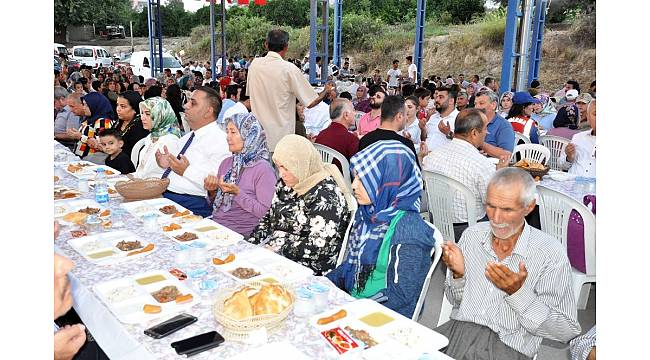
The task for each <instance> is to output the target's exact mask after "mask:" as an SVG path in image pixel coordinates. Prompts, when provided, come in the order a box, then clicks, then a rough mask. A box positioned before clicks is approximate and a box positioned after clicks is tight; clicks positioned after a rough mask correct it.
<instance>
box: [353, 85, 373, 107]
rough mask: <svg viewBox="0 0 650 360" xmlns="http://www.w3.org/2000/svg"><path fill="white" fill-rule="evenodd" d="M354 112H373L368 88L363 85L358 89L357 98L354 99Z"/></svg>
mask: <svg viewBox="0 0 650 360" xmlns="http://www.w3.org/2000/svg"><path fill="white" fill-rule="evenodd" d="M352 105H354V110H356V111H363V112H364V113H367V112H369V111H370V110H372V109H371V108H370V99H369V98H368V88H367V87H365V86H363V85H361V86H359V87H358V88H357V93H356V97H355V98H354V99H352Z"/></svg>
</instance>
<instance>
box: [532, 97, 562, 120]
mask: <svg viewBox="0 0 650 360" xmlns="http://www.w3.org/2000/svg"><path fill="white" fill-rule="evenodd" d="M535 98H537V99H539V101H541V102H542V111H540V112H539V113H538V115H540V116H546V115H550V114H555V113H557V111H556V110H555V107H554V106H553V102H552V101H551V98H550V97H549V96H548V95H547V94H539V95H535Z"/></svg>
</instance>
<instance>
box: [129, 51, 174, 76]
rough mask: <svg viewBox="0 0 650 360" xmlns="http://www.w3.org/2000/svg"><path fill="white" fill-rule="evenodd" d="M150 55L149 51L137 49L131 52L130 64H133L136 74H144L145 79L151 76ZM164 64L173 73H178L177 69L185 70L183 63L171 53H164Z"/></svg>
mask: <svg viewBox="0 0 650 360" xmlns="http://www.w3.org/2000/svg"><path fill="white" fill-rule="evenodd" d="M150 57H151V54H150V53H149V51H136V52H134V53H132V54H131V59H130V60H129V65H131V69H132V70H133V74H134V75H136V76H137V75H142V76H143V77H144V78H145V79H148V78H150V77H151V65H152V62H151V59H149V58H150ZM156 60H158V59H156ZM162 65H163V70H164V69H170V70H171V71H172V74H174V73H176V70H183V66H182V65H181V63H180V62H179V61H178V60H176V58H174V57H173V56H172V55H171V54H169V53H163V61H162Z"/></svg>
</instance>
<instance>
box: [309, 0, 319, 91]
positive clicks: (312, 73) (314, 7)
mask: <svg viewBox="0 0 650 360" xmlns="http://www.w3.org/2000/svg"><path fill="white" fill-rule="evenodd" d="M317 3H318V0H310V1H309V82H310V83H311V84H312V85H313V84H316V53H317V49H316V40H317V39H318V28H317V26H318V21H317V20H318V17H317V16H318V4H317Z"/></svg>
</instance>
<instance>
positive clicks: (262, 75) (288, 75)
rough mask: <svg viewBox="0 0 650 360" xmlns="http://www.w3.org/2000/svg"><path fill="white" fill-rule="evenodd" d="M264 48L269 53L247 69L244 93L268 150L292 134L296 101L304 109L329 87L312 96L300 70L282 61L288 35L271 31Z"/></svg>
mask: <svg viewBox="0 0 650 360" xmlns="http://www.w3.org/2000/svg"><path fill="white" fill-rule="evenodd" d="M264 46H265V47H266V49H267V50H268V51H269V52H268V54H267V55H266V56H265V57H262V58H257V59H255V61H253V62H252V63H251V65H250V67H249V69H248V81H247V86H246V93H247V95H249V96H250V102H251V110H252V112H253V114H254V115H255V117H256V118H257V119H258V120H259V121H260V123H261V124H262V127H263V128H264V131H265V132H266V140H267V142H268V146H269V150H270V151H271V152H273V151H274V150H275V144H277V143H278V141H280V139H282V137H284V136H285V135H288V134H293V133H295V128H296V120H295V118H296V99H298V101H300V102H301V103H302V104H303V105H305V106H306V107H307V108H312V107H314V106H316V105H317V104H318V103H320V102H321V101H322V100H323V99H324V98H325V96H326V95H327V93H328V92H329V90H331V87H332V86H331V85H325V90H323V92H321V93H320V94H316V92H315V91H314V89H313V88H312V87H311V85H310V84H309V82H308V81H307V79H305V77H304V75H303V73H302V71H301V70H300V69H299V68H298V67H296V66H295V65H294V64H292V63H290V62H287V61H285V60H284V57H285V55H286V53H287V49H288V46H289V33H287V32H286V31H284V30H279V29H277V30H271V31H269V33H268V35H267V36H266V42H265V43H264Z"/></svg>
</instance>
